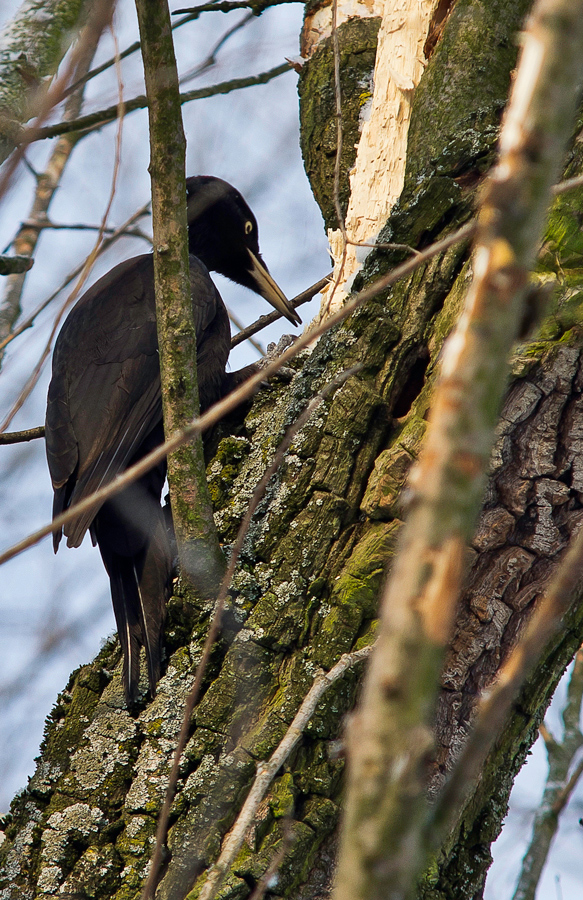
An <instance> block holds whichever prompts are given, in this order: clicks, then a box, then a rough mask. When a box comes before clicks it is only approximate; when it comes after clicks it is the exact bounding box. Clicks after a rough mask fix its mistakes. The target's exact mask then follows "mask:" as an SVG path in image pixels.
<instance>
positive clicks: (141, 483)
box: [46, 176, 301, 705]
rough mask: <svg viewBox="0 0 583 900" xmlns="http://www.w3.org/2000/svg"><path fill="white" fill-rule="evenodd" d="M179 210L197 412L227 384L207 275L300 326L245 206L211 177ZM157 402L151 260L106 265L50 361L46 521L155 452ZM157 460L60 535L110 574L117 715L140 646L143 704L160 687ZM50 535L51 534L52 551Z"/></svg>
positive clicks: (162, 531) (161, 468)
mask: <svg viewBox="0 0 583 900" xmlns="http://www.w3.org/2000/svg"><path fill="white" fill-rule="evenodd" d="M186 186H187V210H188V240H189V251H190V282H191V297H192V311H193V314H194V323H195V328H196V343H197V347H196V352H197V361H198V387H199V395H200V407H201V411H203V412H204V410H205V409H207V408H208V407H209V406H211V405H212V404H213V403H215V402H216V401H217V400H219V399H220V398H221V396H223V395H224V394H225V393H227V392H228V390H229V388H230V387H231V386H232V384H233V383H234V382H233V378H232V375H231V376H229V375H227V373H226V372H225V367H226V364H227V359H228V356H229V350H230V338H231V335H230V328H229V319H228V316H227V310H226V308H225V304H224V303H223V301H222V299H221V296H220V294H219V292H218V290H217V289H216V287H215V285H214V284H213V281H212V280H211V277H210V275H209V270H210V271H212V272H220V273H221V274H222V275H225V276H226V277H227V278H230V279H231V280H232V281H236V282H238V283H239V284H241V285H244V286H245V287H248V288H250V289H251V290H253V291H255V292H256V293H258V294H260V295H261V296H262V297H264V298H265V299H266V300H268V301H269V303H271V304H272V305H273V306H274V307H275V308H276V309H277V310H279V312H281V313H282V314H283V315H284V316H285V317H286V318H287V319H289V321H290V322H292V323H294V324H300V323H301V319H300V318H299V316H298V315H297V313H296V312H295V311H294V309H293V307H291V306H290V304H289V302H288V301H287V300H286V298H285V295H284V294H283V293H282V291H281V290H280V288H279V287H278V286H277V284H276V283H275V281H274V280H273V279H272V277H271V275H270V274H269V272H268V270H267V268H266V266H265V264H264V262H263V260H262V259H261V254H260V252H259V240H258V231H257V222H256V220H255V216H254V215H253V213H252V212H251V210H250V208H249V206H248V205H247V203H246V202H245V200H244V199H243V197H242V196H241V194H240V193H239V192H238V191H237V190H235V188H233V187H232V186H231V185H230V184H227V182H225V181H222V180H221V179H220V178H213V177H211V176H197V177H194V178H188V179H187V181H186ZM163 439H164V430H163V423H162V399H161V388H160V366H159V357H158V335H157V331H156V307H155V296H154V266H153V258H152V256H151V255H145V256H138V257H135V258H134V259H130V260H127V261H126V262H123V263H121V264H120V265H118V266H116V267H115V268H114V269H112V271H111V272H109V273H108V274H107V275H105V276H104V277H103V278H101V279H100V280H99V281H98V282H97V283H96V284H94V285H93V287H91V288H90V289H89V290H88V291H87V292H86V293H85V294H84V295H83V297H81V299H80V300H79V301H78V302H77V303H76V305H75V306H74V308H73V309H72V310H71V312H70V313H69V315H68V317H67V319H66V320H65V323H64V325H63V327H62V329H61V332H60V334H59V336H58V338H57V342H56V345H55V352H54V355H53V371H52V380H51V383H50V386H49V393H48V403H47V415H46V448H47V458H48V464H49V470H50V473H51V479H52V483H53V488H54V492H55V493H54V501H53V516H57V515H59V513H61V512H62V511H63V510H65V509H67V508H68V507H69V506H71V505H72V504H74V503H77V502H78V501H80V500H82V499H83V498H85V497H87V496H89V495H90V494H91V493H93V492H94V491H95V490H97V489H98V488H100V487H102V486H103V485H106V484H108V483H109V482H110V481H112V480H113V479H114V478H115V477H116V475H118V474H119V473H120V472H122V471H123V470H124V469H126V468H128V467H129V466H130V465H132V464H133V463H135V462H137V461H138V460H139V459H140V458H141V457H143V456H144V455H145V454H147V453H148V452H149V451H151V450H152V449H153V448H154V447H156V446H157V445H159V444H160V443H162V441H163ZM165 477H166V462H165V461H164V462H163V463H161V464H159V465H158V466H156V467H155V468H153V469H151V470H150V471H149V472H148V473H147V474H146V475H144V476H143V477H142V478H140V479H139V480H138V481H136V482H134V483H133V484H132V485H131V486H129V487H128V488H126V489H125V490H123V491H122V492H121V493H119V494H117V495H116V496H115V497H113V498H112V499H111V500H108V501H106V502H105V503H103V504H102V506H101V507H100V508H99V509H98V511H97V512H96V511H95V509H94V510H93V511H92V512H90V513H85V514H80V515H79V516H78V517H77V518H75V519H74V520H73V521H72V522H70V523H69V524H68V525H66V526H65V528H64V533H65V536H66V538H67V546H68V547H78V546H79V544H80V543H81V541H82V540H83V537H84V535H85V533H86V531H87V530H89V532H90V534H91V538H92V540H93V543H94V544H95V543H97V544H98V545H99V549H100V551H101V556H102V559H103V562H104V564H105V568H106V569H107V573H108V575H109V580H110V584H111V596H112V600H113V609H114V612H115V618H116V622H117V629H118V633H119V639H120V643H121V646H122V650H123V685H124V692H125V697H126V701H127V703H128V705H132V704H133V703H135V702H136V700H137V697H138V680H139V655H140V647H141V646H143V647H144V648H145V652H146V659H147V666H148V678H149V684H150V692H151V694H152V696H153V695H154V693H155V690H156V683H157V681H158V679H159V677H160V659H161V652H162V640H163V627H164V619H165V611H166V602H167V600H168V597H169V593H170V585H171V573H172V556H171V550H170V543H169V537H168V532H167V528H166V525H165V517H164V514H163V510H162V507H161V505H160V499H161V494H162V488H163V485H164V480H165ZM61 536H62V534H61V531H60V530H59V531H57V532H55V534H54V535H53V545H54V550H55V552H56V551H57V549H58V546H59V542H60V540H61Z"/></svg>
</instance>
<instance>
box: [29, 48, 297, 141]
mask: <svg viewBox="0 0 583 900" xmlns="http://www.w3.org/2000/svg"><path fill="white" fill-rule="evenodd" d="M291 71H292V69H291V67H290V65H289V63H287V62H286V63H283V64H282V65H279V66H275V67H274V68H273V69H269V70H268V71H267V72H262V73H261V74H259V75H247V76H246V77H245V78H232V79H231V80H230V81H221V82H219V84H212V85H209V86H208V87H204V88H196V90H193V91H186V92H185V93H184V94H181V95H180V102H181V103H189V102H190V101H191V100H201V99H203V98H205V97H214V96H216V95H217V94H229V93H230V92H231V91H239V90H242V89H243V88H247V87H255V85H258V84H267V82H268V81H271V80H272V79H273V78H277V77H278V76H279V75H284V74H285V73H286V72H291ZM147 105H148V100H147V98H146V97H145V95H144V94H140V95H139V96H138V97H134V98H133V99H132V100H126V101H125V103H124V114H125V115H128V114H129V113H131V112H134V111H135V110H136V109H145V108H146V107H147ZM117 116H118V107H117V106H109V107H108V108H107V109H102V110H100V111H98V112H94V113H90V114H89V115H87V116H81V117H80V118H79V119H76V120H75V121H74V122H67V123H65V122H59V124H57V125H47V126H46V127H44V128H39V129H37V130H36V132H35V134H34V136H33V135H30V136H29V139H28V141H27V143H30V142H31V141H41V140H44V139H45V138H52V137H57V136H58V135H60V134H67V133H69V132H76V133H85V132H88V131H94V130H96V129H98V128H102V127H103V126H104V125H107V124H108V123H109V122H114V121H115V119H116V118H117Z"/></svg>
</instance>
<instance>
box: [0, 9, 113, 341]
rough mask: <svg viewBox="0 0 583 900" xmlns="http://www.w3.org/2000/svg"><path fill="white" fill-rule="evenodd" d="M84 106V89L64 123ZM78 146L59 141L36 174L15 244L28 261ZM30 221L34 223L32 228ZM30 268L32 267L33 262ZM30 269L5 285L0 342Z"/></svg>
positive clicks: (89, 31) (85, 51) (81, 60)
mask: <svg viewBox="0 0 583 900" xmlns="http://www.w3.org/2000/svg"><path fill="white" fill-rule="evenodd" d="M103 26H104V22H103V20H102V18H101V17H98V18H97V19H96V18H95V17H90V18H89V21H88V23H87V25H86V27H85V28H84V29H83V32H82V35H81V39H80V41H79V45H80V49H79V52H78V60H77V64H76V67H75V75H74V77H78V76H79V75H82V74H83V73H85V72H87V70H88V69H89V66H90V65H91V61H92V59H93V57H94V55H95V51H96V50H97V45H98V43H99V40H100V38H101V32H102V30H103ZM82 105H83V90H82V89H81V90H78V91H76V92H75V93H74V94H72V96H71V97H69V100H68V101H67V103H66V105H65V111H64V114H63V120H64V121H70V120H71V119H75V118H76V117H77V116H78V115H79V113H80V111H81V107H82ZM75 143H76V138H74V137H71V136H63V137H61V138H59V140H58V141H57V143H56V146H55V148H54V149H53V152H52V153H51V156H50V158H49V161H48V163H47V167H46V169H45V171H44V172H43V173H42V174H36V190H35V195H34V200H33V204H32V209H31V211H30V215H29V221H28V223H23V224H22V225H21V227H20V229H19V231H18V233H17V235H16V237H15V238H14V240H13V242H12V244H13V246H14V249H15V252H16V253H17V254H18V255H19V256H20V257H24V258H26V257H33V256H34V251H35V249H36V245H37V242H38V238H39V234H40V231H39V229H38V228H37V227H36V225H35V223H36V222H37V221H40V220H42V219H44V218H46V215H47V210H48V208H49V206H50V203H51V201H52V199H53V197H54V194H55V191H56V190H57V188H58V186H59V183H60V180H61V178H62V175H63V171H64V169H65V166H66V165H67V162H68V160H69V157H70V155H71V152H72V150H73V147H74V146H75ZM30 222H32V223H33V224H32V225H30V224H29V223H30ZM30 265H32V262H31V263H30ZM28 268H30V266H28V267H27V268H23V269H20V270H17V269H15V270H14V271H13V274H11V275H10V277H9V278H8V283H7V284H6V288H5V291H4V296H3V298H2V303H1V306H0V339H3V338H6V337H7V335H8V334H10V332H11V330H12V328H13V326H14V323H15V322H16V321H17V319H18V317H19V316H20V314H21V311H22V310H21V297H22V290H23V288H24V284H25V279H26V272H27V271H28ZM0 355H1V354H0Z"/></svg>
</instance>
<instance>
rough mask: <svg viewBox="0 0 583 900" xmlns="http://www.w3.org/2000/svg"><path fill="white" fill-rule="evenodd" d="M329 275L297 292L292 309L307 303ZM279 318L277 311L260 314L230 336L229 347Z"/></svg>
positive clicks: (326, 281)
mask: <svg viewBox="0 0 583 900" xmlns="http://www.w3.org/2000/svg"><path fill="white" fill-rule="evenodd" d="M331 277H332V273H330V275H326V277H325V278H320V280H319V281H317V282H316V283H315V284H313V285H312V286H311V287H309V288H306V290H305V291H302V293H301V294H298V295H297V297H294V298H293V300H290V304H291V306H293V308H294V309H297V308H298V306H301V305H302V304H303V303H308V302H309V301H310V300H311V299H312V297H315V296H316V294H319V293H320V291H321V290H322V288H323V287H325V286H326V285H327V284H328V283H329V281H330V278H331ZM281 318H282V315H281V313H279V312H277V311H274V312H270V313H268V314H267V315H265V316H260V317H259V318H258V319H257V321H256V322H253V324H252V325H248V326H247V328H242V329H241V331H239V333H238V334H235V335H234V336H233V337H232V338H231V348H233V347H236V346H237V344H242V343H243V341H247V340H249V338H250V337H251V335H253V334H257V332H258V331H261V329H262V328H267V326H268V325H272V324H273V322H277V320H278V319H281ZM237 327H238V326H237Z"/></svg>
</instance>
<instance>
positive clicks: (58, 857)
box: [37, 803, 105, 897]
mask: <svg viewBox="0 0 583 900" xmlns="http://www.w3.org/2000/svg"><path fill="white" fill-rule="evenodd" d="M104 825H105V818H104V815H103V812H102V810H101V809H99V808H98V807H91V806H89V805H88V804H87V803H74V804H72V805H71V806H68V807H67V808H66V809H64V810H62V812H54V813H53V814H52V815H51V816H49V818H48V820H47V823H46V826H45V828H44V829H43V832H42V839H41V844H42V849H41V862H40V872H39V876H38V882H37V886H38V890H39V894H40V896H43V895H44V896H49V897H51V896H54V895H55V894H56V893H57V892H58V891H59V890H60V887H61V885H62V883H63V880H64V878H63V876H64V875H66V874H67V873H68V872H69V871H70V870H71V869H72V867H73V863H74V861H75V860H76V859H77V856H78V853H79V845H80V844H81V845H85V846H88V845H89V844H90V843H93V842H95V840H96V838H97V836H98V834H99V831H100V829H101V828H102V827H103V826H104Z"/></svg>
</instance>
